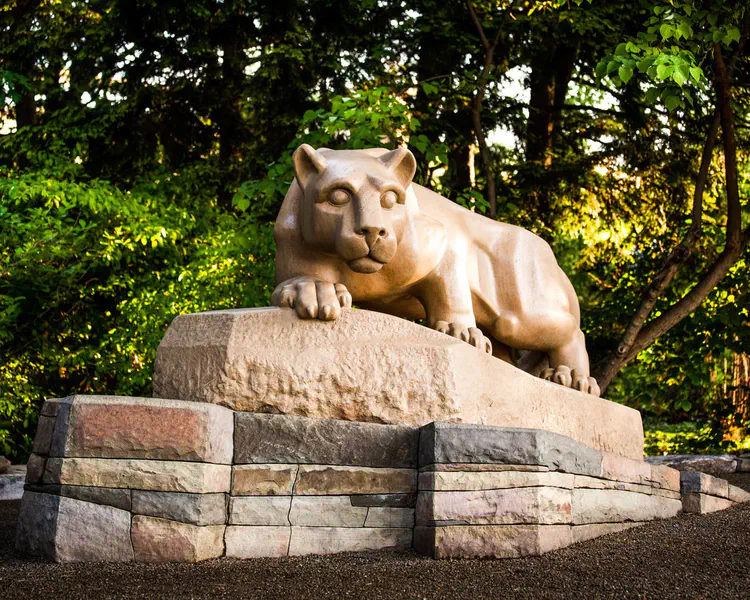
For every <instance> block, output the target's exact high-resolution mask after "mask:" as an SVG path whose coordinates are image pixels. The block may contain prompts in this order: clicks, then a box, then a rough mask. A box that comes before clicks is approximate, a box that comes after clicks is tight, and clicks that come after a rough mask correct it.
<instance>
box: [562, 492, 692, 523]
mask: <svg viewBox="0 0 750 600" xmlns="http://www.w3.org/2000/svg"><path fill="white" fill-rule="evenodd" d="M680 508H681V503H680V501H679V500H672V499H670V498H665V497H662V496H654V495H647V494H639V493H634V492H626V491H620V490H597V489H575V490H573V524H575V525H584V524H589V523H621V522H623V521H651V520H652V519H668V518H670V517H673V516H675V515H676V514H677V513H678V512H679V511H680Z"/></svg>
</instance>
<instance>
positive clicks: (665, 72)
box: [656, 65, 674, 80]
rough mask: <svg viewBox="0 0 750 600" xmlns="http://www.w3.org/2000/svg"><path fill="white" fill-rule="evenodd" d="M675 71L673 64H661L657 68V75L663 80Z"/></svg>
mask: <svg viewBox="0 0 750 600" xmlns="http://www.w3.org/2000/svg"><path fill="white" fill-rule="evenodd" d="M673 72H674V66H673V65H659V66H658V67H657V68H656V76H657V77H658V78H659V79H661V80H664V79H667V78H669V77H670V76H671V75H672V73H673Z"/></svg>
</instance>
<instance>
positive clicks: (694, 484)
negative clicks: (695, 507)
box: [680, 471, 729, 498]
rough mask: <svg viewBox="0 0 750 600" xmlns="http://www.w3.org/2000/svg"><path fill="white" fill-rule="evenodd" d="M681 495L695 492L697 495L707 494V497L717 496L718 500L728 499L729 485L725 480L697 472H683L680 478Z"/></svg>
mask: <svg viewBox="0 0 750 600" xmlns="http://www.w3.org/2000/svg"><path fill="white" fill-rule="evenodd" d="M680 482H681V485H682V493H683V494H687V493H689V492H695V493H698V494H708V495H709V496H718V497H719V498H728V497H729V484H728V483H727V480H726V479H721V478H720V477H712V476H711V475H707V474H706V473H698V472H697V471H685V472H683V473H682V476H681V477H680Z"/></svg>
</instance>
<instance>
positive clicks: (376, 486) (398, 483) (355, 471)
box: [294, 465, 417, 496]
mask: <svg viewBox="0 0 750 600" xmlns="http://www.w3.org/2000/svg"><path fill="white" fill-rule="evenodd" d="M416 489H417V472H416V470H414V469H372V468H368V467H341V466H322V465H300V468H299V473H298V474H297V483H296V484H295V486H294V493H295V494H299V495H318V496H328V495H339V494H346V495H350V494H409V493H412V492H415V491H416Z"/></svg>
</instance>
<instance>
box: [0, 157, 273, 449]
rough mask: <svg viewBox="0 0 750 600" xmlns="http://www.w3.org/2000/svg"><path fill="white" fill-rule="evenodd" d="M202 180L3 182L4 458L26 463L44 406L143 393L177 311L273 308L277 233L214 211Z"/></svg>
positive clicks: (39, 177)
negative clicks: (83, 396) (48, 401)
mask: <svg viewBox="0 0 750 600" xmlns="http://www.w3.org/2000/svg"><path fill="white" fill-rule="evenodd" d="M199 181H200V173H197V172H187V173H184V174H182V175H176V174H175V175H169V176H166V177H155V178H153V179H152V180H150V181H148V182H144V183H141V184H139V185H138V186H136V187H134V188H133V189H131V190H121V189H118V188H117V187H115V186H113V185H112V184H110V183H109V182H107V181H101V180H89V181H84V182H81V181H76V180H75V179H74V178H72V177H68V176H66V175H64V174H63V175H60V174H57V175H53V174H49V173H48V172H35V171H31V172H27V173H23V174H6V176H5V177H3V178H2V179H0V453H3V454H5V455H7V456H8V457H9V458H11V459H12V460H14V461H17V462H21V461H24V460H25V459H26V457H27V455H28V453H29V451H30V447H31V443H32V436H33V432H34V430H35V424H36V415H37V414H38V409H39V407H40V405H41V403H42V402H43V401H44V399H45V398H50V397H60V396H66V395H70V394H75V393H88V394H126V395H150V393H151V369H152V364H153V359H154V356H155V352H156V347H157V345H158V343H159V341H160V339H161V337H162V336H163V334H164V331H165V330H166V328H167V327H168V325H169V323H170V322H171V320H172V319H173V318H174V317H175V316H176V315H178V314H180V313H185V312H198V311H203V310H211V309H221V308H230V307H231V308H236V307H238V306H258V305H261V306H262V305H266V304H267V303H268V298H269V296H270V292H271V291H272V285H273V255H274V247H273V237H272V225H271V224H267V223H258V222H256V221H255V219H254V217H253V216H252V213H248V214H244V215H242V216H237V215H235V214H227V213H222V212H220V211H219V210H218V209H217V208H216V203H215V201H214V199H213V198H212V197H211V196H210V191H209V192H208V193H206V192H204V193H203V194H201V193H200V192H199V191H198V190H199V189H200V186H199V185H197V184H198V183H199ZM205 189H207V190H210V189H211V186H205Z"/></svg>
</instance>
